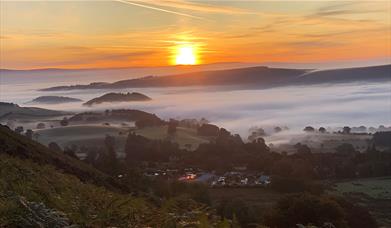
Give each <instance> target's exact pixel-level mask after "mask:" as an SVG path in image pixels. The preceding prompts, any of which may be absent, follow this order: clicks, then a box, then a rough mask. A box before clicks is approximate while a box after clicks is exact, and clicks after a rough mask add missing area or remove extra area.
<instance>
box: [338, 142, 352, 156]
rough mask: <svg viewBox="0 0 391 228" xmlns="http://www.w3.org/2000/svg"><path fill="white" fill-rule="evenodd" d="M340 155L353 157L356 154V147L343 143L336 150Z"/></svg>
mask: <svg viewBox="0 0 391 228" xmlns="http://www.w3.org/2000/svg"><path fill="white" fill-rule="evenodd" d="M335 150H336V151H337V153H338V154H340V155H352V154H355V153H356V150H355V149H354V146H353V145H352V144H350V143H343V144H341V145H339V146H337V147H336V148H335Z"/></svg>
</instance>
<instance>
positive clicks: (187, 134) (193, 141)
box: [136, 126, 209, 149]
mask: <svg viewBox="0 0 391 228" xmlns="http://www.w3.org/2000/svg"><path fill="white" fill-rule="evenodd" d="M136 134H139V135H142V136H144V137H146V138H149V139H160V140H163V139H166V138H167V126H159V127H147V128H144V129H139V130H136ZM173 140H174V141H175V142H176V143H178V144H179V146H180V147H182V148H183V147H184V146H185V145H186V144H190V145H192V149H195V148H197V147H198V145H199V144H201V143H207V142H208V141H209V140H208V139H207V138H205V137H201V136H198V135H197V131H196V130H195V129H191V128H184V127H178V128H177V132H176V134H175V136H174V137H173Z"/></svg>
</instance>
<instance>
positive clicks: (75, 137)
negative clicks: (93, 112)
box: [35, 124, 208, 153]
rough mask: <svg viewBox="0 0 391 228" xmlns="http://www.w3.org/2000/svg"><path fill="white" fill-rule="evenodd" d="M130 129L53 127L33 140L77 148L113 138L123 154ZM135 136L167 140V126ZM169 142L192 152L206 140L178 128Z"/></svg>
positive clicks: (39, 132) (148, 128)
mask: <svg viewBox="0 0 391 228" xmlns="http://www.w3.org/2000/svg"><path fill="white" fill-rule="evenodd" d="M130 129H131V128H129V127H119V126H106V125H99V124H95V125H71V126H66V127H55V128H48V129H43V130H37V131H36V132H35V133H36V134H35V139H36V140H38V141H39V142H40V143H43V144H45V145H48V144H49V143H50V142H56V143H58V144H59V145H60V146H61V147H66V146H71V145H77V146H103V145H104V144H103V143H104V138H105V137H106V135H111V136H114V137H115V139H116V150H117V152H119V153H123V152H124V147H125V142H126V138H127V134H128V132H129V130H130ZM135 133H136V134H139V135H142V136H144V137H146V138H149V139H154V140H165V139H168V135H167V126H158V127H147V128H144V129H138V130H135ZM170 140H172V141H174V142H176V143H178V144H179V146H180V147H181V148H188V149H191V150H194V149H196V148H197V147H198V145H199V144H200V143H206V142H208V140H207V138H204V137H200V136H197V132H196V130H195V129H190V128H182V127H178V128H177V132H176V134H175V135H174V136H172V137H170Z"/></svg>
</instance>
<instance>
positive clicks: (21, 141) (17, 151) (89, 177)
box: [0, 125, 127, 190]
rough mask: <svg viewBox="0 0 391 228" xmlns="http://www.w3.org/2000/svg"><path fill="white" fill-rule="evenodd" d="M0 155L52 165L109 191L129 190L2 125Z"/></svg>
mask: <svg viewBox="0 0 391 228" xmlns="http://www.w3.org/2000/svg"><path fill="white" fill-rule="evenodd" d="M0 154H7V155H10V156H12V157H16V158H20V159H27V160H31V161H33V162H36V163H38V164H42V165H51V166H53V167H55V168H56V169H58V170H61V172H64V173H67V174H71V175H74V176H76V177H78V178H79V179H80V180H81V181H83V182H90V183H93V184H96V185H99V186H104V187H106V188H108V189H116V190H120V189H121V190H127V189H126V188H125V187H123V186H121V185H119V184H118V183H116V182H115V181H114V180H113V179H112V178H111V177H109V176H108V175H106V174H103V173H102V172H100V171H98V170H96V169H94V168H93V167H90V166H89V165H87V164H85V163H83V162H81V161H79V160H77V159H74V158H72V157H70V156H67V155H65V154H63V153H61V152H58V151H53V150H50V149H49V148H47V147H45V146H44V145H42V144H39V143H37V142H35V141H32V140H29V139H28V138H26V137H24V136H22V135H19V134H16V133H15V132H13V131H11V130H10V129H8V128H7V127H5V126H2V125H0Z"/></svg>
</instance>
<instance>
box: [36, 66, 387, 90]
mask: <svg viewBox="0 0 391 228" xmlns="http://www.w3.org/2000/svg"><path fill="white" fill-rule="evenodd" d="M390 80H391V65H383V66H373V67H358V68H346V69H334V70H319V71H316V70H308V69H282V68H269V67H262V66H261V67H248V68H240V69H230V70H216V71H201V72H195V73H186V74H178V75H169V76H161V77H154V76H148V77H143V78H137V79H129V80H122V81H117V82H114V83H91V84H88V85H72V86H58V87H51V88H46V89H43V90H44V91H57V90H73V89H119V88H140V87H170V86H179V87H180V86H229V87H233V88H238V87H276V86H287V85H308V84H323V83H345V82H359V81H364V82H375V81H390Z"/></svg>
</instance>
